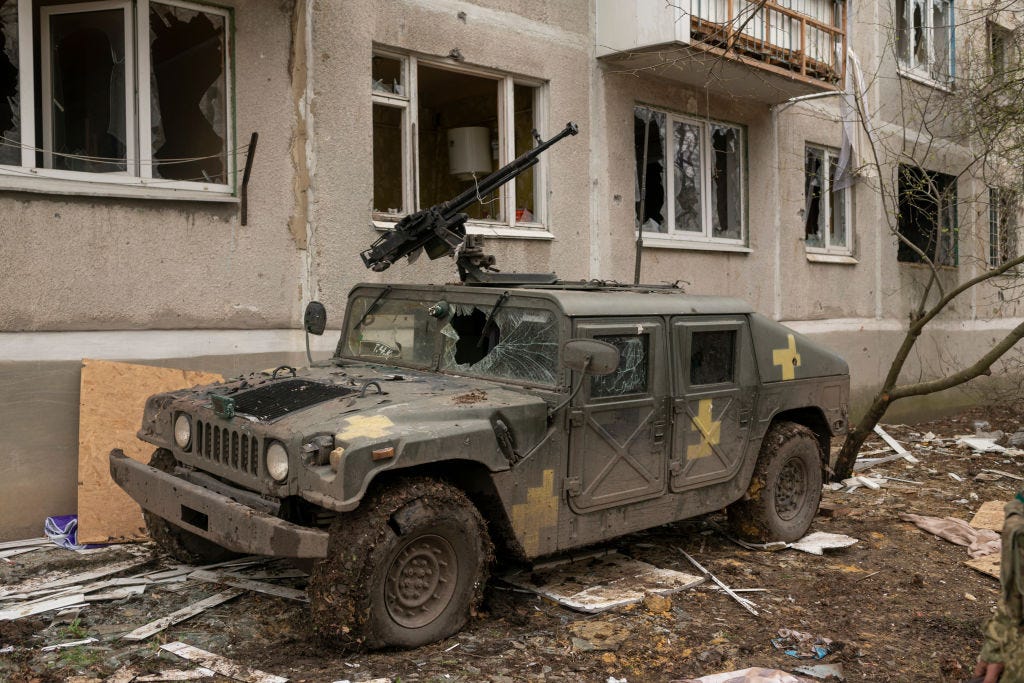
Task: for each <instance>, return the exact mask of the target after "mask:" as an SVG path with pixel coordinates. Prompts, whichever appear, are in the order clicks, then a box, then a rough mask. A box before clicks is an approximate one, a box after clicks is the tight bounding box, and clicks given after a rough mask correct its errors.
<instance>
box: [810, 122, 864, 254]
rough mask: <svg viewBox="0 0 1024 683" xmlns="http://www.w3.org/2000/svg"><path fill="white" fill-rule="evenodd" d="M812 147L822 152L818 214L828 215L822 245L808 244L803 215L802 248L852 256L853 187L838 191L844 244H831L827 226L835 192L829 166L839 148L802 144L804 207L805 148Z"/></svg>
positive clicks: (836, 155)
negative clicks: (842, 205)
mask: <svg viewBox="0 0 1024 683" xmlns="http://www.w3.org/2000/svg"><path fill="white" fill-rule="evenodd" d="M808 149H814V150H817V151H819V152H821V153H822V179H823V180H824V183H823V187H822V206H821V208H820V209H819V210H818V215H819V216H820V215H822V214H824V215H826V216H828V220H827V221H826V223H825V230H824V240H823V243H824V244H823V246H820V247H819V246H812V245H811V244H808V242H807V240H806V236H807V232H806V230H807V217H806V216H804V221H803V225H802V226H801V227H802V228H803V231H804V248H806V249H807V253H809V254H835V255H838V256H853V220H852V216H851V215H850V214H851V210H852V208H853V202H852V201H851V195H852V194H853V188H851V187H849V186H847V187H845V188H843V189H842V190H841V191H840V192H841V193H842V200H841V201H842V202H843V204H844V205H845V210H844V211H843V223H844V225H843V231H844V232H845V234H846V244H845V245H843V246H833V244H832V231H831V230H829V229H828V228H829V226H830V225H831V222H832V200H833V197H834V196H835V194H834V193H833V192H832V179H831V177H830V174H829V169H830V168H831V163H832V159H838V158H839V150H838V149H835V148H833V147H827V146H825V145H817V144H814V143H812V142H807V143H805V144H804V171H803V173H802V174H801V177H802V178H803V181H804V183H803V185H804V207H805V208H806V206H807V171H806V164H807V161H806V160H807V150H808Z"/></svg>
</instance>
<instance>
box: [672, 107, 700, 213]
mask: <svg viewBox="0 0 1024 683" xmlns="http://www.w3.org/2000/svg"><path fill="white" fill-rule="evenodd" d="M673 130H674V133H675V186H676V202H675V203H676V230H686V231H687V232H703V230H704V227H703V223H704V220H703V215H704V211H703V208H702V205H701V201H700V192H701V173H702V171H701V164H700V128H699V127H698V126H696V125H694V124H692V123H684V122H682V121H675V122H674V126H673Z"/></svg>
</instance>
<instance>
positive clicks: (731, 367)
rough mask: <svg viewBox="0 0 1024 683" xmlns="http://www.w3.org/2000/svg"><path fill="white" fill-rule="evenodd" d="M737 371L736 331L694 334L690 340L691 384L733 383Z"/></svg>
mask: <svg viewBox="0 0 1024 683" xmlns="http://www.w3.org/2000/svg"><path fill="white" fill-rule="evenodd" d="M735 371H736V330H715V331H711V332H694V333H693V336H692V337H691V340H690V384H693V385H697V384H721V383H723V382H732V381H734V379H735Z"/></svg>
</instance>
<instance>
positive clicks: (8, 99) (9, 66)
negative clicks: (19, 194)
mask: <svg viewBox="0 0 1024 683" xmlns="http://www.w3.org/2000/svg"><path fill="white" fill-rule="evenodd" d="M20 144H21V91H20V88H19V87H18V0H0V164H10V165H15V166H18V165H20V164H21V149H20V148H19V145H20Z"/></svg>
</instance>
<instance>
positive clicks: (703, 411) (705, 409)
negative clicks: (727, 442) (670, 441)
mask: <svg viewBox="0 0 1024 683" xmlns="http://www.w3.org/2000/svg"><path fill="white" fill-rule="evenodd" d="M690 431H691V432H698V433H700V442H699V443H695V444H693V445H690V446H687V447H686V459H687V460H696V459H698V458H706V457H707V456H709V455H711V454H712V452H713V451H714V449H713V448H712V446H717V445H718V443H719V442H720V441H721V440H722V422H721V420H719V421H717V422H716V421H715V420H714V419H712V417H711V399H710V398H705V399H701V401H700V403H699V404H698V409H697V416H696V417H691V418H690Z"/></svg>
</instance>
